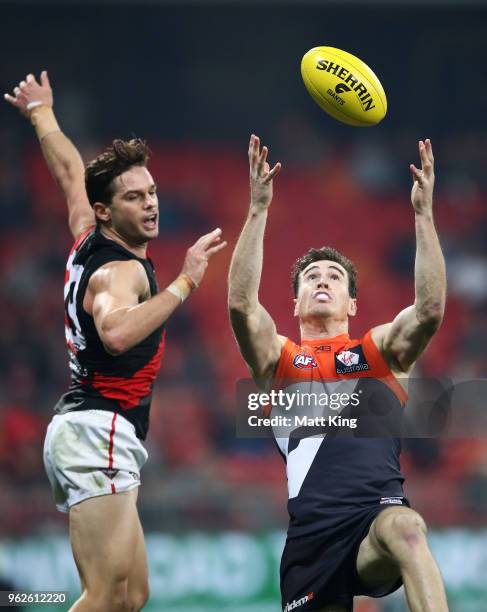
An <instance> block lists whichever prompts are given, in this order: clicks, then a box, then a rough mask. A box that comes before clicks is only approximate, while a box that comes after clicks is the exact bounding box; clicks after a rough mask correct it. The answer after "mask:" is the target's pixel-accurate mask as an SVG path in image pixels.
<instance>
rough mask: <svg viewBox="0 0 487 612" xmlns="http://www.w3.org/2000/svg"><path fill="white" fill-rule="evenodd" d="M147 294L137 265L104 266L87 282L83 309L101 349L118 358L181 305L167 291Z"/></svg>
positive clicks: (140, 266)
mask: <svg viewBox="0 0 487 612" xmlns="http://www.w3.org/2000/svg"><path fill="white" fill-rule="evenodd" d="M148 294H149V285H148V280H147V276H146V273H145V270H144V268H143V266H142V264H141V263H140V262H138V261H135V260H131V261H116V262H112V263H109V264H105V265H104V266H102V267H101V268H99V269H98V270H97V271H96V272H95V273H94V274H93V275H92V277H91V278H90V282H89V284H88V290H87V294H86V297H85V304H84V305H85V309H86V310H87V312H89V313H90V314H91V315H92V316H93V319H94V321H95V326H96V329H97V331H98V335H99V336H100V339H101V341H102V342H103V345H104V346H105V349H106V351H107V352H108V353H110V354H111V355H120V354H122V353H125V352H126V351H128V350H130V349H131V348H133V347H134V346H135V345H136V344H138V343H139V342H142V340H144V339H145V338H147V337H148V336H149V335H150V334H152V333H153V332H154V331H155V330H156V329H157V328H158V327H160V326H161V325H162V324H163V323H164V322H165V321H166V320H167V319H168V318H169V317H170V315H171V314H172V313H173V312H174V311H175V310H176V308H177V307H178V306H179V305H180V303H181V301H180V299H179V298H177V297H176V296H175V295H173V294H172V293H170V292H169V291H168V290H164V291H162V292H161V293H158V294H157V295H155V296H153V297H151V298H149V299H147V300H145V301H142V300H143V299H144V298H145V297H146V296H147V295H148Z"/></svg>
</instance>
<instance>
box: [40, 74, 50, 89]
mask: <svg viewBox="0 0 487 612" xmlns="http://www.w3.org/2000/svg"><path fill="white" fill-rule="evenodd" d="M41 85H42V86H43V87H51V84H50V83H49V77H48V76H47V70H43V71H42V72H41Z"/></svg>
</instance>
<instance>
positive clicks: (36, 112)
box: [5, 71, 95, 239]
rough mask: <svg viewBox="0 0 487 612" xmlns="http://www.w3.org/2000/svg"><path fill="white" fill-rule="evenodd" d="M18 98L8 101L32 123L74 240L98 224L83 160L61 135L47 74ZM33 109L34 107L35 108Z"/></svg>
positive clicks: (29, 82)
mask: <svg viewBox="0 0 487 612" xmlns="http://www.w3.org/2000/svg"><path fill="white" fill-rule="evenodd" d="M14 93H15V97H13V96H9V95H8V94H6V95H5V98H6V100H7V101H8V102H10V103H11V104H12V105H13V106H15V107H16V108H18V110H19V111H20V112H21V113H22V114H23V115H24V116H25V117H27V118H29V119H30V121H31V123H32V125H33V126H34V128H35V130H36V133H37V136H38V138H39V141H40V144H41V149H42V153H43V155H44V159H45V160H46V163H47V166H48V168H49V170H50V172H51V174H52V176H53V177H54V179H55V181H56V182H57V184H58V185H59V187H60V188H61V191H62V192H63V195H64V197H65V199H66V204H67V207H68V222H69V228H70V230H71V233H72V234H73V236H74V238H75V239H76V238H78V236H79V235H80V234H81V233H83V232H84V231H85V230H86V229H88V228H89V227H90V226H92V225H94V224H95V214H94V212H93V209H92V208H91V206H90V203H89V201H88V196H87V194H86V189H85V168H84V164H83V160H82V159H81V156H80V154H79V153H78V151H77V149H76V147H75V146H74V145H73V143H72V142H71V141H70V140H69V139H68V138H67V137H66V136H65V135H64V134H63V132H62V131H61V129H60V127H59V125H58V123H57V120H56V117H55V115H54V111H53V95H52V89H51V86H50V84H49V79H48V77H47V73H46V72H45V71H44V72H42V74H41V78H40V83H37V81H36V80H35V78H34V76H33V75H32V74H29V75H27V77H26V80H25V81H21V82H20V83H19V87H16V88H15V89H14ZM32 105H35V106H34V107H33V108H32Z"/></svg>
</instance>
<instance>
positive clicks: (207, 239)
mask: <svg viewBox="0 0 487 612" xmlns="http://www.w3.org/2000/svg"><path fill="white" fill-rule="evenodd" d="M221 234H222V231H221V229H220V228H219V227H217V228H216V229H214V230H213V231H212V232H209V233H208V234H205V235H204V236H201V238H198V240H197V241H196V242H195V244H194V247H195V248H202V249H203V250H205V249H206V248H207V247H208V246H210V244H212V243H213V242H215V241H219V240H221Z"/></svg>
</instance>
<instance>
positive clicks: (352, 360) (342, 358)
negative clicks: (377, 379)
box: [335, 344, 370, 374]
mask: <svg viewBox="0 0 487 612" xmlns="http://www.w3.org/2000/svg"><path fill="white" fill-rule="evenodd" d="M335 369H336V373H337V374H352V373H354V372H363V371H365V370H370V367H369V364H368V363H367V360H366V359H365V355H364V352H363V350H362V345H360V344H359V345H358V346H354V347H353V348H351V349H349V350H347V351H341V352H340V353H335Z"/></svg>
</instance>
